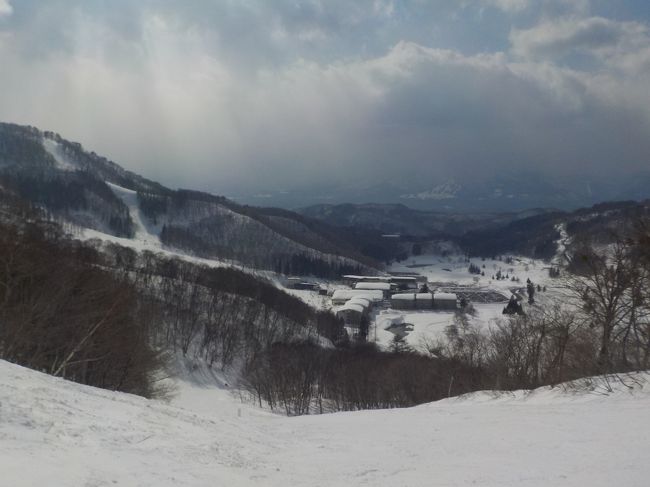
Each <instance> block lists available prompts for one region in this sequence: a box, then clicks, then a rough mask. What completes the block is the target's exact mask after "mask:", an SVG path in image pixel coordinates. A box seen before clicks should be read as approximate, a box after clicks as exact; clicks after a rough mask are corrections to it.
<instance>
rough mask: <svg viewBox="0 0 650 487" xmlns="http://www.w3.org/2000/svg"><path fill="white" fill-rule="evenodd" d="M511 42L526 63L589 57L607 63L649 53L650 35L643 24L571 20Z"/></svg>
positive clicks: (515, 34) (518, 33)
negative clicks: (568, 57) (647, 50)
mask: <svg viewBox="0 0 650 487" xmlns="http://www.w3.org/2000/svg"><path fill="white" fill-rule="evenodd" d="M510 42H511V44H512V51H513V53H514V54H515V55H517V56H519V57H521V58H525V59H551V60H557V59H562V58H565V57H566V56H570V55H574V54H587V55H591V56H594V57H597V58H600V59H602V60H606V59H613V58H615V57H618V56H621V55H629V54H632V53H635V52H638V51H639V50H644V49H647V48H648V47H650V31H649V29H648V27H647V26H646V25H644V24H641V23H639V22H620V21H615V20H610V19H606V18H603V17H589V18H574V17H569V18H562V19H556V20H553V21H544V22H542V23H540V24H538V25H536V26H535V27H532V28H530V29H526V30H513V31H512V32H511V34H510Z"/></svg>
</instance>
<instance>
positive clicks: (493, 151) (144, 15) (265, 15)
mask: <svg viewBox="0 0 650 487" xmlns="http://www.w3.org/2000/svg"><path fill="white" fill-rule="evenodd" d="M599 4H600V2H587V1H586V0H585V1H571V2H570V1H568V0H566V1H565V0H545V1H541V2H532V1H527V0H482V1H474V2H469V1H465V0H458V1H452V0H437V1H432V2H422V1H418V0H412V1H403V2H391V1H388V0H385V1H379V0H377V1H365V2H347V1H342V0H341V1H328V2H325V1H322V2H321V1H307V2H294V1H277V2H266V1H261V0H260V1H251V2H235V1H217V0H213V1H208V0H203V1H195V2H186V1H183V2H181V1H179V0H160V1H153V0H143V1H141V2H133V1H127V0H115V1H111V2H106V1H99V0H97V1H90V0H84V1H81V0H77V1H75V0H51V1H48V2H40V1H35V0H20V2H18V1H13V2H11V1H10V2H7V1H6V0H4V1H3V0H0V66H2V67H1V70H2V71H1V74H0V118H2V119H4V120H11V121H15V122H19V123H29V124H33V125H37V126H40V127H42V128H46V129H52V130H56V131H59V132H61V133H62V135H64V136H66V137H68V138H73V139H77V140H80V141H82V142H83V143H84V144H85V145H86V146H87V147H89V148H91V149H93V150H96V151H98V152H101V153H104V154H106V155H108V156H110V157H112V158H114V159H115V160H116V161H117V162H119V163H121V164H123V165H125V166H127V167H129V168H131V169H134V170H137V171H140V172H142V173H144V174H146V175H148V176H150V177H154V178H161V179H162V180H163V181H164V182H165V183H167V184H170V185H172V186H193V187H200V188H203V189H208V190H215V191H220V192H226V193H228V192H229V191H230V190H231V189H232V190H236V189H242V188H250V189H251V190H257V189H260V188H263V187H267V186H268V187H272V188H280V187H286V188H290V187H292V186H296V185H301V184H309V183H312V182H313V181H319V182H333V183H339V182H350V181H364V182H365V183H367V182H372V181H377V182H379V181H384V180H387V179H393V180H397V181H400V182H402V183H405V184H413V183H417V184H422V182H423V181H427V180H432V181H433V180H435V179H437V178H439V177H447V176H454V175H455V176H457V177H458V176H461V177H462V176H465V175H467V174H471V175H474V177H481V176H483V175H489V174H493V173H495V172H498V171H507V170H511V169H513V168H526V169H535V170H539V171H542V172H546V173H580V172H585V171H591V172H594V171H598V172H607V171H612V170H617V171H632V170H636V169H638V168H643V167H644V166H645V165H647V162H648V154H650V147H649V142H648V140H650V137H649V135H650V127H649V120H650V100H649V99H648V97H647V86H648V82H649V81H650V36H649V34H648V23H647V22H648V19H647V18H645V17H643V16H642V15H638V16H636V17H631V18H624V19H621V18H609V17H607V16H606V13H607V12H606V11H605V10H603V9H601V8H600V7H599ZM626 4H627V9H626V11H627V12H628V13H629V15H633V14H634V13H635V12H637V10H635V8H634V7H635V2H626ZM603 5H604V4H603ZM603 8H604V7H603ZM585 57H587V58H588V59H589V62H585V61H584V58H585Z"/></svg>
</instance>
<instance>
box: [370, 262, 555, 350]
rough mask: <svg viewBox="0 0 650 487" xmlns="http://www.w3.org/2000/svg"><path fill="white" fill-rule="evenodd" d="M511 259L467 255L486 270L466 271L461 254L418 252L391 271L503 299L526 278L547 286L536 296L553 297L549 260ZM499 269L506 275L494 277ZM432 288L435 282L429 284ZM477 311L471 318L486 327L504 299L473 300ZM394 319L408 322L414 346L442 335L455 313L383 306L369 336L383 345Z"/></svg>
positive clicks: (498, 314)
mask: <svg viewBox="0 0 650 487" xmlns="http://www.w3.org/2000/svg"><path fill="white" fill-rule="evenodd" d="M511 259H512V260H511V262H509V263H508V262H505V261H504V260H494V259H480V258H474V259H470V262H471V263H473V264H475V265H476V266H478V267H479V268H480V269H481V270H482V271H483V272H484V274H485V276H481V275H473V274H470V273H469V270H468V269H469V265H470V262H468V261H467V260H466V258H465V257H464V256H461V255H450V256H440V255H421V256H415V257H410V258H409V259H408V260H407V261H404V262H401V263H395V264H393V265H392V266H391V267H390V269H389V270H390V271H396V272H416V273H418V274H421V275H423V276H426V277H427V280H428V282H429V283H438V284H439V285H440V287H441V288H442V289H445V288H446V287H453V286H469V287H470V288H471V289H475V290H481V291H495V292H498V293H499V294H501V295H502V296H503V297H504V299H506V300H507V299H508V298H509V297H510V295H511V294H512V293H511V290H512V289H522V288H525V287H526V280H527V279H530V280H531V281H532V282H533V283H535V284H536V285H537V284H539V285H540V286H547V288H548V290H547V293H544V294H538V295H537V298H538V299H539V300H544V299H545V298H546V299H551V300H552V299H553V298H554V297H555V290H554V289H553V288H554V286H555V285H556V284H555V282H554V281H553V279H551V278H550V277H549V275H548V269H549V264H546V263H544V262H542V261H540V260H535V259H531V258H527V257H517V256H511ZM498 271H501V273H502V275H503V276H506V275H507V276H508V279H501V280H497V279H493V278H492V277H493V276H496V273H497V272H498ZM512 277H516V278H519V282H513V281H512V280H511V278H512ZM432 287H433V288H434V289H433V290H434V291H435V285H434V286H432ZM472 304H473V306H474V309H475V310H476V315H475V316H473V317H470V322H471V323H472V324H474V325H477V326H479V327H489V326H490V325H492V324H494V323H495V321H496V320H498V319H500V318H502V317H503V315H502V311H503V308H504V306H505V303H479V302H473V303H472ZM395 319H401V320H403V322H404V323H407V324H411V325H413V326H412V329H411V331H410V332H409V333H408V335H406V337H405V341H406V343H407V344H408V345H409V346H411V347H413V348H416V349H422V347H423V345H424V344H425V343H426V342H431V341H432V340H436V339H438V338H441V337H442V336H444V332H445V329H446V328H447V326H449V325H451V324H453V322H454V313H453V312H448V311H400V310H392V309H391V310H386V311H384V312H383V313H381V314H379V315H378V316H377V318H376V320H375V321H374V323H373V324H372V325H371V329H370V334H369V340H371V341H376V342H377V343H378V344H379V345H380V346H382V347H384V348H386V347H388V346H390V343H391V342H392V340H393V337H394V336H395V335H394V334H393V333H392V332H390V331H387V330H386V328H387V327H388V326H390V323H391V322H393V321H395Z"/></svg>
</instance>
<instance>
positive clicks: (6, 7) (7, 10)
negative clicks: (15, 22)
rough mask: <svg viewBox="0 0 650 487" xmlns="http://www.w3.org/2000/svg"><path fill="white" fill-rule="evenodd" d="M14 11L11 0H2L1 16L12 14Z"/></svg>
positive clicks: (0, 0) (0, 4)
mask: <svg viewBox="0 0 650 487" xmlns="http://www.w3.org/2000/svg"><path fill="white" fill-rule="evenodd" d="M13 11H14V9H13V7H12V6H11V4H10V3H9V0H0V17H4V16H8V15H11V14H12V13H13Z"/></svg>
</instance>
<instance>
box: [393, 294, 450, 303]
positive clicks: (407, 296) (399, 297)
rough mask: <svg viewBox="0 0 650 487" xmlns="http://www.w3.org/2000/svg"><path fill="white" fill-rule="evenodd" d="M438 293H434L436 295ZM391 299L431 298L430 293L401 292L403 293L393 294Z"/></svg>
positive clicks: (419, 299)
mask: <svg viewBox="0 0 650 487" xmlns="http://www.w3.org/2000/svg"><path fill="white" fill-rule="evenodd" d="M437 296H438V295H437V294H436V297H437ZM391 298H392V299H401V300H408V301H413V300H418V301H427V300H428V301H430V300H432V299H433V295H432V294H431V293H403V294H393V296H392V297H391Z"/></svg>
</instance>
